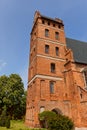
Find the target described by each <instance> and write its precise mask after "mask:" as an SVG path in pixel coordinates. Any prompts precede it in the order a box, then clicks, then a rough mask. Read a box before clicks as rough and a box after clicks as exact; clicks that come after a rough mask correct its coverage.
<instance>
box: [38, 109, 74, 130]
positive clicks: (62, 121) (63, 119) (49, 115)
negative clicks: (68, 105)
mask: <svg viewBox="0 0 87 130" xmlns="http://www.w3.org/2000/svg"><path fill="white" fill-rule="evenodd" d="M39 120H40V124H41V127H44V128H48V129H49V130H73V128H74V123H73V121H72V120H71V119H70V118H69V117H67V116H64V115H60V114H59V115H58V114H56V113H55V112H53V111H44V112H42V113H40V114H39Z"/></svg>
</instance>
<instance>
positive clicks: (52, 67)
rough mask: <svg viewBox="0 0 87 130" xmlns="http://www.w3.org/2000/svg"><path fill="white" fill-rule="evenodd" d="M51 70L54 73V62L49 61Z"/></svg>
mask: <svg viewBox="0 0 87 130" xmlns="http://www.w3.org/2000/svg"><path fill="white" fill-rule="evenodd" d="M51 72H52V73H55V64H54V63H51Z"/></svg>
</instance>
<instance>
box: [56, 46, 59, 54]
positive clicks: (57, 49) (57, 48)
mask: <svg viewBox="0 0 87 130" xmlns="http://www.w3.org/2000/svg"><path fill="white" fill-rule="evenodd" d="M55 52H56V56H58V55H59V47H56V48H55Z"/></svg>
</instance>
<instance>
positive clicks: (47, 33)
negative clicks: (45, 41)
mask: <svg viewBox="0 0 87 130" xmlns="http://www.w3.org/2000/svg"><path fill="white" fill-rule="evenodd" d="M45 37H49V30H48V29H45Z"/></svg>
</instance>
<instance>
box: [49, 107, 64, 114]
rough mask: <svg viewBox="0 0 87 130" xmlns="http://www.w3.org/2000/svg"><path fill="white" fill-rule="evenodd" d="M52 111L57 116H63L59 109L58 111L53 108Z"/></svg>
mask: <svg viewBox="0 0 87 130" xmlns="http://www.w3.org/2000/svg"><path fill="white" fill-rule="evenodd" d="M52 111H53V112H55V113H56V114H57V115H62V114H63V113H62V111H61V110H60V109H58V108H54V109H52Z"/></svg>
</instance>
